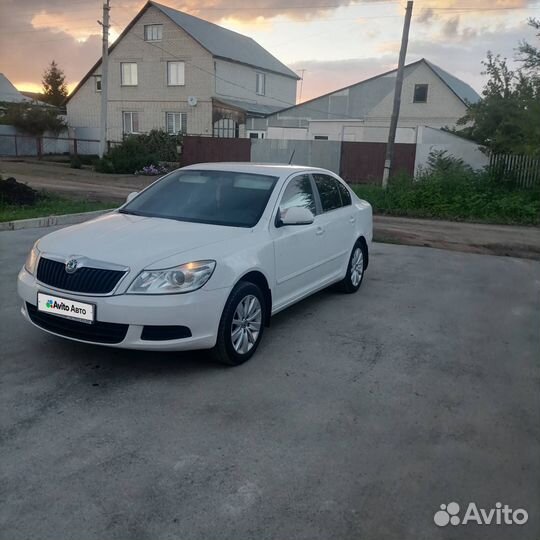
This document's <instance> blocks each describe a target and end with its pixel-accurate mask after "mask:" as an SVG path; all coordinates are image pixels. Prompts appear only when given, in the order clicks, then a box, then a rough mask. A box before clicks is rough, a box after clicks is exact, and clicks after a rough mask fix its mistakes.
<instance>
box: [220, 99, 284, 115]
mask: <svg viewBox="0 0 540 540" xmlns="http://www.w3.org/2000/svg"><path fill="white" fill-rule="evenodd" d="M214 101H218V102H219V103H223V104H224V105H230V106H231V107H233V108H235V109H241V110H243V111H246V112H248V113H252V114H255V115H261V116H267V115H269V114H273V113H275V112H277V111H280V110H281V109H283V105H264V104H262V103H253V102H252V101H240V100H238V99H229V98H226V99H223V98H222V97H220V96H218V97H216V98H214Z"/></svg>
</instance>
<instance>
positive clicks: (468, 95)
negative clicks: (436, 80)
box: [423, 58, 481, 104]
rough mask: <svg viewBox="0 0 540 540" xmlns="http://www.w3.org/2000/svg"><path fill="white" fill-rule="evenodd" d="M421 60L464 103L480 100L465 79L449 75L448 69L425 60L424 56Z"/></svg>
mask: <svg viewBox="0 0 540 540" xmlns="http://www.w3.org/2000/svg"><path fill="white" fill-rule="evenodd" d="M423 60H424V62H425V63H426V64H427V65H428V66H429V67H430V68H431V69H432V70H433V71H434V72H435V73H436V74H437V75H438V76H439V77H440V78H441V79H442V80H443V81H444V82H445V83H446V85H447V86H449V87H450V89H451V90H452V91H453V92H454V94H456V96H458V97H459V99H461V101H463V102H464V103H465V104H467V103H477V102H478V101H480V99H481V98H480V96H479V95H478V93H477V92H476V90H474V89H473V88H472V87H471V86H469V85H468V84H467V83H466V82H465V81H462V80H461V79H458V78H457V77H454V75H451V74H450V73H448V71H444V69H442V68H440V67H439V66H436V65H435V64H433V63H432V62H430V61H429V60H426V59H425V58H424V59H423Z"/></svg>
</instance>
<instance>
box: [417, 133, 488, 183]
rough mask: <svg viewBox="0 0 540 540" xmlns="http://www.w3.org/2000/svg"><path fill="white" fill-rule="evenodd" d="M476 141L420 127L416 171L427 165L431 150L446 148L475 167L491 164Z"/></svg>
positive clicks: (451, 154) (479, 167)
mask: <svg viewBox="0 0 540 540" xmlns="http://www.w3.org/2000/svg"><path fill="white" fill-rule="evenodd" d="M480 148H481V147H480V146H478V145H477V144H476V143H474V142H472V141H469V140H467V139H463V138H461V137H458V136H457V135H453V134H452V133H448V132H447V131H441V130H440V129H434V128H431V127H419V128H418V137H417V144H416V161H415V164H414V168H415V172H417V173H418V171H419V169H420V168H421V167H425V166H426V163H427V159H428V157H429V154H430V152H433V151H440V150H446V152H447V154H448V155H449V156H454V157H456V158H458V159H462V160H463V161H464V162H465V163H466V164H467V165H470V166H471V167H472V168H473V169H482V168H483V167H487V166H488V165H489V157H488V156H487V155H486V154H484V153H483V152H482V150H481V149H480Z"/></svg>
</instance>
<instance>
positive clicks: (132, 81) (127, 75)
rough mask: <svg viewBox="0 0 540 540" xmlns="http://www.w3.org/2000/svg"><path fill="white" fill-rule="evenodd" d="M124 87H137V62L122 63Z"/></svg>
mask: <svg viewBox="0 0 540 540" xmlns="http://www.w3.org/2000/svg"><path fill="white" fill-rule="evenodd" d="M120 68H121V71H122V79H121V81H122V86H137V64H136V63H135V62H121V64H120Z"/></svg>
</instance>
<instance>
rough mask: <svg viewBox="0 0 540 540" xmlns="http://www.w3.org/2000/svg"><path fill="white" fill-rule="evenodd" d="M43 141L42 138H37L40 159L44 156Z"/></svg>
mask: <svg viewBox="0 0 540 540" xmlns="http://www.w3.org/2000/svg"><path fill="white" fill-rule="evenodd" d="M42 145H43V139H42V138H41V137H36V149H37V156H38V159H41V157H42V154H43V146H42Z"/></svg>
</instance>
